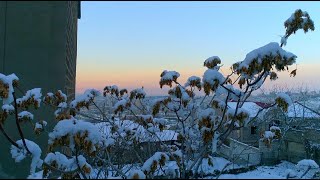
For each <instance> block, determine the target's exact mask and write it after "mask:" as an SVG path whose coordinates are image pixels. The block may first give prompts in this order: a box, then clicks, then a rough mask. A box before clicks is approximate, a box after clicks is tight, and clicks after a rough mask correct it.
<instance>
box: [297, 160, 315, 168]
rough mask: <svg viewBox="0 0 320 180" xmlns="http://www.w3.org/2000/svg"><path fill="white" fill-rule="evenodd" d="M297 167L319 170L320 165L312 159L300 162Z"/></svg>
mask: <svg viewBox="0 0 320 180" xmlns="http://www.w3.org/2000/svg"><path fill="white" fill-rule="evenodd" d="M297 166H306V167H311V168H319V165H318V164H317V163H316V162H315V161H314V160H312V159H303V160H301V161H299V162H298V164H297Z"/></svg>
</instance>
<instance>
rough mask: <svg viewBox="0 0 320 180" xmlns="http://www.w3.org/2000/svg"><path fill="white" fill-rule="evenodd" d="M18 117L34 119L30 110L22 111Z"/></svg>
mask: <svg viewBox="0 0 320 180" xmlns="http://www.w3.org/2000/svg"><path fill="white" fill-rule="evenodd" d="M18 119H19V120H21V119H29V120H33V114H31V113H30V112H28V111H22V112H20V113H19V114H18Z"/></svg>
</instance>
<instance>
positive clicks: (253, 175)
mask: <svg viewBox="0 0 320 180" xmlns="http://www.w3.org/2000/svg"><path fill="white" fill-rule="evenodd" d="M288 169H291V170H292V172H294V173H296V175H297V177H296V179H297V178H299V177H300V176H301V175H302V174H303V173H304V172H305V169H301V168H299V167H298V166H296V164H293V163H291V162H288V161H282V162H281V163H280V164H278V165H275V166H259V167H258V168H257V169H255V170H253V171H248V172H246V173H240V174H222V175H221V176H220V177H219V179H286V174H287V172H288V171H287V170H288ZM318 170H319V169H311V170H310V171H309V172H308V173H307V174H306V175H305V176H304V177H303V179H310V178H312V176H313V175H314V173H315V172H316V171H318ZM211 178H213V177H212V176H211V177H206V179H211Z"/></svg>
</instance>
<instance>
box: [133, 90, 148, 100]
mask: <svg viewBox="0 0 320 180" xmlns="http://www.w3.org/2000/svg"><path fill="white" fill-rule="evenodd" d="M130 94H131V95H130V96H133V97H132V98H136V99H139V98H144V97H145V96H146V92H145V91H144V90H143V88H138V89H134V90H132V91H131V92H130Z"/></svg>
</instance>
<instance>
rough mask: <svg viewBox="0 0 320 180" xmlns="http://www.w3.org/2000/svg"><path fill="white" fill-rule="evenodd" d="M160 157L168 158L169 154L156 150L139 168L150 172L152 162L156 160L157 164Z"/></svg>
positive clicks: (166, 159)
mask: <svg viewBox="0 0 320 180" xmlns="http://www.w3.org/2000/svg"><path fill="white" fill-rule="evenodd" d="M162 157H164V158H165V161H168V160H169V156H168V155H167V154H166V153H163V152H156V153H155V154H154V155H153V156H151V157H150V158H149V159H147V160H146V162H145V163H144V164H143V166H142V168H141V170H142V171H146V172H150V170H151V166H152V164H153V162H154V161H156V162H157V163H158V164H159V161H160V159H161V158H162Z"/></svg>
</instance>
